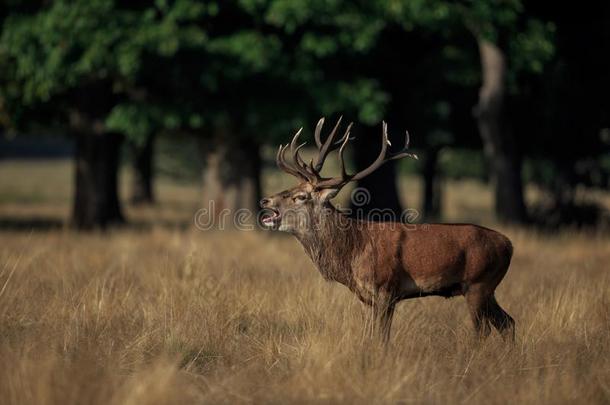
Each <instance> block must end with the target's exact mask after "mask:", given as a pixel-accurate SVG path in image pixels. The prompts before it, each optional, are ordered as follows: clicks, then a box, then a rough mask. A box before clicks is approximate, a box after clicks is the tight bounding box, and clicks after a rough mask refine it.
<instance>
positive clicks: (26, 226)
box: [0, 217, 66, 232]
mask: <svg viewBox="0 0 610 405" xmlns="http://www.w3.org/2000/svg"><path fill="white" fill-rule="evenodd" d="M65 226H66V224H65V223H64V222H63V221H62V220H60V219H57V218H40V217H38V218H15V217H11V218H9V217H0V229H2V230H6V231H24V232H27V231H32V230H36V231H46V230H55V229H61V228H64V227H65Z"/></svg>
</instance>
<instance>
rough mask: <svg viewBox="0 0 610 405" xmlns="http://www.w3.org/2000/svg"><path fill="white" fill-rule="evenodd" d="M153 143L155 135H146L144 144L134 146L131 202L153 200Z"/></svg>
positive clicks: (139, 202)
mask: <svg viewBox="0 0 610 405" xmlns="http://www.w3.org/2000/svg"><path fill="white" fill-rule="evenodd" d="M154 144H155V137H154V136H153V135H150V136H148V137H146V141H145V142H144V145H140V146H134V148H133V149H134V162H133V168H134V177H133V189H132V195H131V202H132V203H134V204H153V203H154V202H155V196H154V190H153V177H154V164H153V158H154Z"/></svg>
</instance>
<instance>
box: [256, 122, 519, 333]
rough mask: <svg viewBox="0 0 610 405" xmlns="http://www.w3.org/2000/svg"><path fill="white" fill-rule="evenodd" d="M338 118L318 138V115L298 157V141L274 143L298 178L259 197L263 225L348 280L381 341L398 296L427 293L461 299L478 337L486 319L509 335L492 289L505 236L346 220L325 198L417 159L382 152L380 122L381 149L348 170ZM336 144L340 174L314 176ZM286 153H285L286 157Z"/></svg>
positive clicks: (332, 276)
mask: <svg viewBox="0 0 610 405" xmlns="http://www.w3.org/2000/svg"><path fill="white" fill-rule="evenodd" d="M340 122H341V119H339V121H338V122H337V124H336V125H335V127H334V129H333V130H332V132H331V133H330V135H329V136H328V138H327V139H326V141H325V142H322V141H321V139H320V132H321V130H322V125H323V124H324V118H322V119H320V121H319V122H318V125H317V126H316V129H315V134H314V135H315V142H316V144H317V146H318V155H317V158H316V160H315V162H314V160H313V159H312V160H311V162H310V163H306V162H304V161H303V159H302V157H301V156H300V154H299V149H300V148H301V147H303V145H305V144H304V143H303V144H298V139H299V136H300V134H301V130H302V128H301V130H299V131H298V132H297V133H296V135H295V136H294V138H293V139H292V142H290V144H287V145H285V146H280V148H279V150H278V152H277V165H278V166H279V167H280V168H281V169H282V170H284V171H285V172H287V173H289V174H291V175H294V176H296V177H297V178H298V179H299V180H300V184H299V185H297V186H296V187H293V188H291V189H288V190H285V191H282V192H281V193H278V194H275V195H273V196H270V197H268V198H264V199H263V200H261V202H260V205H261V207H262V208H263V209H264V212H263V216H262V219H261V222H262V224H263V225H264V226H265V227H267V228H269V229H277V230H280V231H285V232H289V233H291V234H293V235H294V236H295V237H296V238H297V239H298V240H299V242H301V244H302V245H303V247H304V249H305V252H306V253H307V254H308V255H309V257H310V258H311V260H312V261H313V262H314V263H315V265H316V266H317V267H318V270H319V271H320V273H321V274H322V276H323V277H324V278H325V279H327V280H333V281H337V282H339V283H341V284H343V285H345V286H347V287H348V288H349V289H350V290H351V291H352V292H354V293H355V294H356V295H357V296H358V298H359V299H360V300H361V301H362V302H363V303H365V304H366V305H369V306H371V307H372V313H373V314H374V318H375V319H374V325H375V329H376V330H377V331H378V333H379V334H380V335H381V338H382V339H383V341H384V342H387V340H388V339H389V334H390V326H391V322H392V315H393V313H394V307H395V305H396V303H397V302H398V301H401V300H403V299H407V298H417V297H423V296H430V295H438V296H442V297H446V298H449V297H453V296H456V295H463V296H464V297H465V298H466V302H467V304H468V308H469V311H470V315H471V317H472V321H473V322H474V326H475V329H476V332H477V333H478V336H479V337H481V338H483V337H486V336H487V335H489V333H490V332H491V328H490V325H493V326H494V327H495V328H496V329H497V330H498V331H499V332H500V333H501V334H502V335H503V336H504V337H508V338H512V339H514V333H515V332H514V320H513V319H512V318H511V317H510V315H508V313H506V311H504V310H503V309H502V308H501V307H500V305H498V302H497V301H496V298H495V297H494V290H495V289H496V287H497V286H498V284H499V283H500V281H501V280H502V278H503V277H504V275H505V274H506V271H507V270H508V266H509V264H510V260H511V256H512V252H513V248H512V245H511V242H510V241H509V240H508V238H506V237H505V236H504V235H502V234H500V233H498V232H496V231H493V230H491V229H486V228H483V227H480V226H477V225H470V224H453V225H452V224H430V225H428V224H427V225H413V224H409V225H407V224H402V223H387V222H386V223H383V222H368V221H363V220H360V219H352V218H348V217H347V216H346V215H344V214H343V213H341V212H340V211H338V210H337V209H335V208H334V207H333V205H332V204H331V203H330V200H331V199H332V198H333V197H334V196H336V195H337V193H338V192H339V190H341V188H342V187H343V186H345V185H346V184H347V183H348V182H350V181H356V180H360V179H362V178H363V177H365V176H367V175H368V174H370V173H372V172H373V171H374V170H376V169H377V168H379V167H380V166H381V165H382V164H384V163H385V162H388V161H390V160H394V159H400V158H403V157H412V158H417V156H416V155H414V154H411V153H408V152H406V150H407V148H408V145H409V135H408V133H407V136H406V142H405V147H404V148H403V149H402V150H401V151H400V152H398V153H396V154H393V155H390V156H388V155H387V152H388V145H390V142H389V141H388V134H387V125H386V123H385V122H384V123H383V131H382V138H381V152H380V153H379V156H378V157H377V159H376V160H375V161H374V162H373V163H372V164H371V165H370V166H369V167H367V168H366V169H364V170H362V171H361V172H358V173H356V174H351V175H350V174H347V173H346V170H345V163H344V159H343V152H344V149H345V146H346V145H347V144H348V142H349V140H350V128H351V125H352V124H350V125H349V126H348V127H347V129H346V131H345V134H344V135H343V137H342V138H341V139H339V140H337V141H335V135H336V132H337V129H338V128H339V125H340ZM336 148H339V158H340V163H341V176H340V177H335V178H325V177H322V176H321V175H320V172H321V169H322V166H323V164H324V160H325V159H326V157H327V155H328V154H329V152H331V151H332V150H334V149H336ZM286 152H289V153H290V155H289V159H288V160H287V158H286Z"/></svg>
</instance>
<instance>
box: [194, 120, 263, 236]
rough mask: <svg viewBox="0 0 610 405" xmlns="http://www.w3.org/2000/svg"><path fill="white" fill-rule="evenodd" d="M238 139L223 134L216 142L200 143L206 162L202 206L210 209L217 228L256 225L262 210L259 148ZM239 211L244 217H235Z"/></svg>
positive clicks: (216, 138) (220, 134)
mask: <svg viewBox="0 0 610 405" xmlns="http://www.w3.org/2000/svg"><path fill="white" fill-rule="evenodd" d="M235 138H236V137H235V136H234V135H229V134H226V133H225V132H224V131H221V132H219V133H217V134H216V136H215V138H214V139H213V140H211V141H209V140H206V141H203V140H202V141H201V144H200V146H201V152H202V157H203V159H204V163H205V165H204V169H203V207H204V208H205V209H209V210H210V211H209V219H211V220H214V221H215V224H216V225H217V227H231V226H235V225H240V224H253V223H255V221H256V215H257V213H258V210H259V208H258V202H259V200H260V197H261V184H260V172H261V160H260V150H259V145H258V144H257V143H256V142H254V141H251V140H248V139H241V138H239V139H235ZM238 211H240V212H244V215H243V216H240V215H236V214H238ZM238 216H239V218H237V217H238ZM223 218H224V219H223ZM236 221H237V222H236Z"/></svg>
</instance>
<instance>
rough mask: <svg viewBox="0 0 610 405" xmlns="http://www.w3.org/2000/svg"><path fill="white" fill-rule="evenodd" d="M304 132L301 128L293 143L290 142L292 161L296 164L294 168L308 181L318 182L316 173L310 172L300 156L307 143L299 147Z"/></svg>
mask: <svg viewBox="0 0 610 405" xmlns="http://www.w3.org/2000/svg"><path fill="white" fill-rule="evenodd" d="M302 132H303V128H302V127H301V128H300V129H299V130H298V131H297V133H296V134H295V135H294V137H293V138H292V141H291V142H290V152H291V153H292V161H293V163H294V168H295V169H296V170H297V171H298V172H299V173H300V174H301V175H302V176H303V177H305V178H306V179H307V180H308V181H315V180H317V178H318V176H317V175H316V174H315V173H312V172H310V171H309V170H308V168H307V164H306V163H305V162H304V161H303V159H302V158H301V155H299V149H301V148H302V147H303V146H305V144H306V143H305V142H303V143H302V144H300V145H298V146H297V142H298V140H299V137H300V136H301V133H302Z"/></svg>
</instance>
